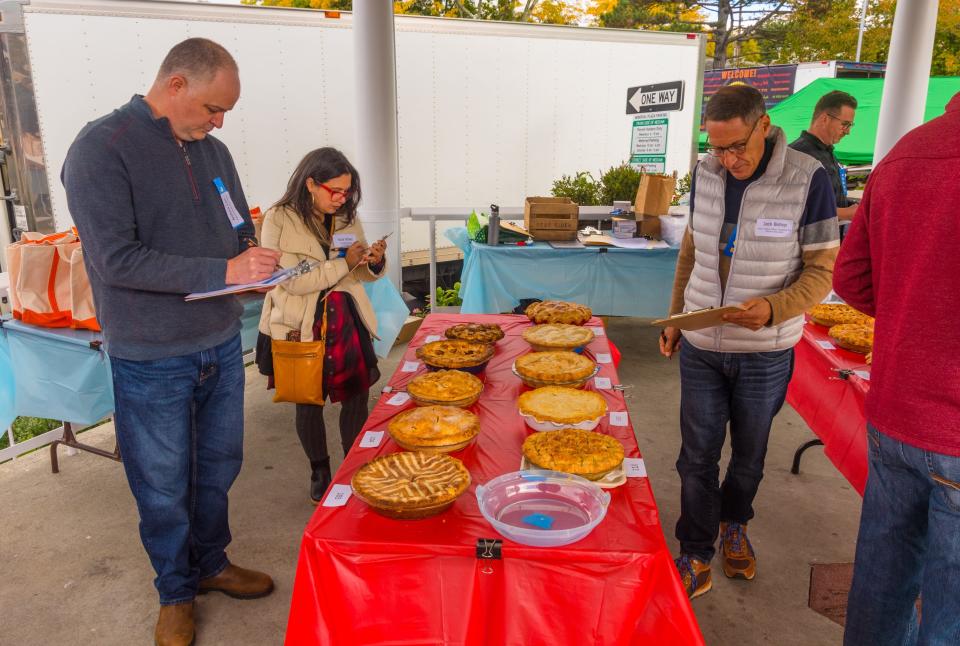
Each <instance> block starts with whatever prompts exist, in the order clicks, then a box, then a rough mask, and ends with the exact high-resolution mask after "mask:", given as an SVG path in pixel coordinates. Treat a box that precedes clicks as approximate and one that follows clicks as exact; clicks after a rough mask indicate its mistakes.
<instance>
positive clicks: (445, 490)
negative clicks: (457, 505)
mask: <svg viewBox="0 0 960 646" xmlns="http://www.w3.org/2000/svg"><path fill="white" fill-rule="evenodd" d="M350 484H351V486H352V487H353V491H354V493H356V495H357V497H358V498H360V499H361V500H363V501H364V502H366V503H367V504H368V505H370V506H371V507H373V509H374V510H375V511H377V512H379V513H381V514H383V515H384V516H389V517H391V518H425V517H427V516H432V515H434V514H439V513H440V512H442V511H444V510H446V509H447V508H448V507H450V505H452V504H453V502H454V501H455V500H456V499H457V497H459V496H460V495H461V494H462V493H463V492H464V491H466V490H467V488H468V487H469V486H470V472H469V471H467V468H466V467H465V466H463V462H461V461H460V460H458V459H456V458H452V457H450V456H449V455H443V454H440V453H424V452H423V451H410V452H407V451H404V452H402V453H391V454H390V455H384V456H381V457H379V458H376V459H375V460H373V461H371V462H368V463H367V464H365V465H363V466H362V467H360V468H359V469H357V472H356V473H354V474H353V479H352V480H351V482H350Z"/></svg>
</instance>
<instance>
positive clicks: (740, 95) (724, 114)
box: [704, 85, 767, 123]
mask: <svg viewBox="0 0 960 646" xmlns="http://www.w3.org/2000/svg"><path fill="white" fill-rule="evenodd" d="M766 113H767V107H766V104H764V101H763V95H762V94H760V91H759V90H758V89H756V88H754V87H750V86H749V85H726V86H724V87H722V88H720V89H719V90H717V92H716V93H715V94H714V95H713V96H712V97H710V100H709V101H707V108H706V110H704V120H705V121H733V120H734V119H737V118H739V119H740V120H742V121H743V122H744V123H755V122H756V120H757V119H759V118H760V117H762V116H763V115H765V114H766Z"/></svg>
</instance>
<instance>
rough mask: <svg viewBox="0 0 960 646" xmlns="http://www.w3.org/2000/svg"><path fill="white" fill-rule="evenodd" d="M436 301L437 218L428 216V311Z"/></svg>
mask: <svg viewBox="0 0 960 646" xmlns="http://www.w3.org/2000/svg"><path fill="white" fill-rule="evenodd" d="M436 300H437V217H436V216H435V215H431V216H430V310H431V311H433V308H434V306H435V305H436V302H435V301H436Z"/></svg>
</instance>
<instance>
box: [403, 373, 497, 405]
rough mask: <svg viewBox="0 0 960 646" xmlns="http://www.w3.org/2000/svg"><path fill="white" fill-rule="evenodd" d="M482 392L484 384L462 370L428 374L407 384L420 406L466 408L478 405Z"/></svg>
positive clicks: (411, 394)
mask: <svg viewBox="0 0 960 646" xmlns="http://www.w3.org/2000/svg"><path fill="white" fill-rule="evenodd" d="M481 392H483V382H482V381H480V380H479V379H477V378H476V377H474V376H473V375H471V374H470V373H469V372H464V371H462V370H437V371H436V372H427V373H424V374H422V375H418V376H417V377H414V378H413V380H411V381H410V383H409V384H407V393H408V394H409V395H410V397H411V398H413V401H415V402H416V403H417V404H419V405H420V406H430V405H435V404H436V405H441V406H460V407H463V408H465V407H467V406H472V405H473V404H474V403H476V401H477V399H479V398H480V393H481Z"/></svg>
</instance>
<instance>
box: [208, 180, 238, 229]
mask: <svg viewBox="0 0 960 646" xmlns="http://www.w3.org/2000/svg"><path fill="white" fill-rule="evenodd" d="M213 185H214V186H216V187H217V193H219V194H220V201H221V202H223V208H224V210H226V212H227V219H228V220H230V226H232V227H233V228H234V229H239V228H240V227H241V226H243V216H242V215H240V211H238V210H237V207H236V206H234V205H233V198H231V197H230V191H228V190H227V187H226V185H225V184H224V183H223V180H222V179H220V178H219V177H214V178H213Z"/></svg>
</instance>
